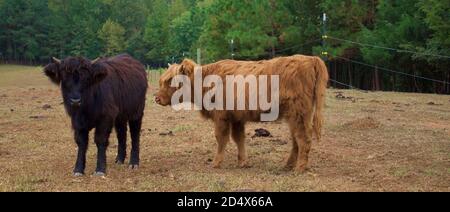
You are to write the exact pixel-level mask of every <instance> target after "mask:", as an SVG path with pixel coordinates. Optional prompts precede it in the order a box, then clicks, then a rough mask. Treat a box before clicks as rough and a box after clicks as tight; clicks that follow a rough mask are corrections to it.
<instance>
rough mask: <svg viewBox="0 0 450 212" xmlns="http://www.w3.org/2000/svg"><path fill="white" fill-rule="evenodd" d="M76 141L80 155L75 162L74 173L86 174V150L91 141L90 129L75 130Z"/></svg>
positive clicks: (75, 174)
mask: <svg viewBox="0 0 450 212" xmlns="http://www.w3.org/2000/svg"><path fill="white" fill-rule="evenodd" d="M75 142H76V143H77V146H78V156H77V161H76V163H75V168H74V170H73V175H74V176H75V177H80V176H83V175H84V169H85V168H86V151H87V148H88V142H89V131H88V130H75Z"/></svg>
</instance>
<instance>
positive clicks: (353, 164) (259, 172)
mask: <svg viewBox="0 0 450 212" xmlns="http://www.w3.org/2000/svg"><path fill="white" fill-rule="evenodd" d="M153 81H154V83H152V85H151V86H150V89H149V93H148V102H147V108H146V115H145V120H144V125H143V133H142V134H143V135H142V142H141V145H142V150H141V157H142V161H141V162H142V164H141V168H140V169H139V170H137V171H130V170H128V169H127V168H126V167H124V166H119V165H115V164H114V161H113V160H114V158H115V155H116V149H117V141H116V138H115V135H112V136H111V138H112V140H111V145H110V148H109V151H108V175H107V177H105V178H99V177H93V176H91V175H87V176H85V177H82V178H74V177H72V173H71V171H72V168H73V165H74V162H75V156H76V145H75V143H74V141H73V138H72V134H73V133H72V131H71V129H70V120H69V118H68V117H67V116H66V114H65V112H64V109H63V106H62V105H61V102H62V99H61V96H60V93H59V89H58V87H57V86H54V85H52V84H51V83H50V82H49V81H48V80H47V79H46V78H45V77H44V75H43V74H42V73H41V72H40V69H39V68H33V67H22V66H5V65H2V66H0V117H1V118H0V191H243V190H246V191H450V96H440V95H425V94H407V93H389V92H387V93H386V92H375V93H361V92H358V91H344V90H329V93H328V96H327V106H326V112H325V116H326V125H325V129H324V139H323V141H322V142H321V143H314V144H313V150H312V152H311V164H310V167H311V168H310V170H309V171H308V172H307V173H305V174H296V173H293V172H287V171H284V170H283V168H282V167H283V165H284V160H285V158H286V157H287V156H288V152H289V149H290V145H291V144H290V138H289V137H288V134H289V133H287V132H288V129H287V126H285V125H284V124H282V123H278V122H277V123H270V124H269V123H267V124H250V125H249V126H248V128H247V131H246V132H247V134H248V136H247V143H248V146H249V147H248V150H249V156H250V161H251V164H252V165H253V166H252V167H251V168H248V169H240V168H237V152H236V147H235V145H234V144H232V143H231V144H230V145H229V146H228V150H227V156H226V159H225V163H224V166H223V169H213V168H211V160H212V158H213V157H214V152H215V147H216V142H215V139H214V135H213V132H212V125H211V123H210V122H208V121H204V120H202V119H201V118H200V116H199V115H198V114H197V113H195V112H174V111H172V110H171V109H170V108H164V107H160V106H157V105H155V104H154V103H153V102H152V96H153V93H154V92H155V91H156V89H157V88H156V87H155V85H156V84H155V82H156V81H155V80H153ZM256 128H265V129H268V130H269V131H270V132H271V133H272V135H273V138H251V136H252V135H253V133H254V129H256ZM167 131H172V132H173V136H161V135H160V134H161V133H164V132H167ZM91 139H92V136H91ZM95 152H96V148H95V145H93V142H92V140H91V142H90V149H89V153H88V162H87V170H86V172H87V173H88V174H90V173H93V172H94V168H95Z"/></svg>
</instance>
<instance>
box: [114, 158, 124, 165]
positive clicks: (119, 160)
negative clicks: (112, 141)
mask: <svg viewBox="0 0 450 212" xmlns="http://www.w3.org/2000/svg"><path fill="white" fill-rule="evenodd" d="M116 164H118V165H123V164H125V160H122V159H116Z"/></svg>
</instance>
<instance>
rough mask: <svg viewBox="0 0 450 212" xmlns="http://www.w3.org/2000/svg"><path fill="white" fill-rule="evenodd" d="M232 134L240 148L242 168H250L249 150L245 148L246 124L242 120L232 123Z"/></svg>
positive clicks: (239, 161) (239, 157) (239, 158)
mask: <svg viewBox="0 0 450 212" xmlns="http://www.w3.org/2000/svg"><path fill="white" fill-rule="evenodd" d="M231 130H232V131H231V136H232V137H233V140H234V142H235V143H236V145H237V148H238V165H239V167H241V168H248V167H250V165H249V164H248V157H247V151H246V148H245V124H244V123H242V122H235V123H233V124H232V129H231Z"/></svg>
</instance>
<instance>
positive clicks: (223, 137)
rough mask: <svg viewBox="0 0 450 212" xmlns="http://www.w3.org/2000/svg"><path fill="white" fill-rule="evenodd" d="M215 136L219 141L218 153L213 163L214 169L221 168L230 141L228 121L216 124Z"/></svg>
mask: <svg viewBox="0 0 450 212" xmlns="http://www.w3.org/2000/svg"><path fill="white" fill-rule="evenodd" d="M215 134H216V140H217V153H216V157H215V158H214V161H213V167H214V168H220V167H221V166H222V162H223V159H224V156H225V148H226V146H227V144H228V142H229V141H230V124H229V123H228V122H226V121H218V122H216V123H215Z"/></svg>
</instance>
